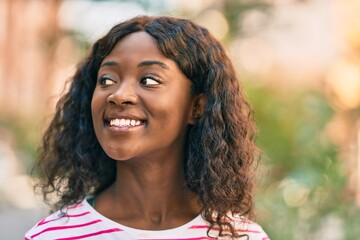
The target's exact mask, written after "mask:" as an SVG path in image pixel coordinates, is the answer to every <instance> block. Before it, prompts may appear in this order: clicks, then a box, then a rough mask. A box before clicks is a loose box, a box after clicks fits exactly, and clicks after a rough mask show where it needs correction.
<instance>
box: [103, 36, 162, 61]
mask: <svg viewBox="0 0 360 240" xmlns="http://www.w3.org/2000/svg"><path fill="white" fill-rule="evenodd" d="M121 53H126V54H131V55H133V54H139V53H142V54H147V55H153V56H157V55H158V56H161V57H164V58H165V56H164V55H163V54H162V53H161V51H160V49H159V47H158V44H157V42H156V40H155V39H154V38H153V37H152V36H151V35H150V34H148V33H146V32H134V33H130V34H129V35H127V36H125V37H123V38H122V39H121V40H120V41H119V42H117V43H116V45H115V46H114V48H113V49H112V50H111V52H110V54H109V55H114V54H121ZM109 55H108V56H109Z"/></svg>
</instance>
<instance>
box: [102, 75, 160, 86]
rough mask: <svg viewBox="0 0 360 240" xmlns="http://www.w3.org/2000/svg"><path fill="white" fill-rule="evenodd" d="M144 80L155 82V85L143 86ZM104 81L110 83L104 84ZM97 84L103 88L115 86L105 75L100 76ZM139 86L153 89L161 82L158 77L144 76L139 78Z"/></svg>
mask: <svg viewBox="0 0 360 240" xmlns="http://www.w3.org/2000/svg"><path fill="white" fill-rule="evenodd" d="M146 79H150V80H152V81H154V82H156V84H144V81H145V80H146ZM106 81H110V82H111V83H108V84H106ZM98 82H99V84H100V85H101V86H103V87H106V86H109V85H113V84H115V81H114V80H113V79H112V78H111V77H110V76H107V75H104V76H101V77H100V78H99V80H98ZM140 84H141V85H144V86H147V87H154V86H157V85H159V84H161V80H160V79H159V78H158V77H155V76H144V77H143V78H141V80H140Z"/></svg>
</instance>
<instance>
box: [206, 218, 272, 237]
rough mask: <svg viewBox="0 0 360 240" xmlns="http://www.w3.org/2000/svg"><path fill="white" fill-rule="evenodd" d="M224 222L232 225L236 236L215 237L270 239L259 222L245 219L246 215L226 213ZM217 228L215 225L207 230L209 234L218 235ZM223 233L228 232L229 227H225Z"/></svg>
mask: <svg viewBox="0 0 360 240" xmlns="http://www.w3.org/2000/svg"><path fill="white" fill-rule="evenodd" d="M226 222H228V223H229V224H230V225H231V226H232V228H233V230H234V232H235V233H236V234H237V235H238V237H236V238H233V237H229V236H227V237H226V236H224V237H217V239H221V240H226V239H239V240H243V239H244V240H245V239H246V240H270V238H269V237H268V235H267V234H266V233H265V231H264V230H263V229H262V227H261V226H260V225H259V224H257V223H256V222H253V221H251V220H249V219H247V218H246V217H243V216H238V215H235V216H234V215H232V214H228V215H227V219H226ZM218 230H219V228H217V227H214V228H212V229H211V230H210V232H209V234H210V236H218V234H219V233H218ZM223 233H224V234H229V233H230V229H228V228H226V229H225V231H224V232H223Z"/></svg>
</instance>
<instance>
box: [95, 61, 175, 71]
mask: <svg viewBox="0 0 360 240" xmlns="http://www.w3.org/2000/svg"><path fill="white" fill-rule="evenodd" d="M152 65H157V66H160V67H161V68H164V69H170V68H169V66H168V65H166V64H165V63H163V62H160V61H156V60H146V61H142V62H141V63H139V64H138V65H137V67H146V66H152ZM104 66H110V67H118V66H120V64H119V63H118V62H115V61H108V62H104V63H102V64H101V65H100V67H104Z"/></svg>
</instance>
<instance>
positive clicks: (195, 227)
mask: <svg viewBox="0 0 360 240" xmlns="http://www.w3.org/2000/svg"><path fill="white" fill-rule="evenodd" d="M200 228H201V229H202V228H209V226H208V225H192V226H191V227H189V229H200Z"/></svg>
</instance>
